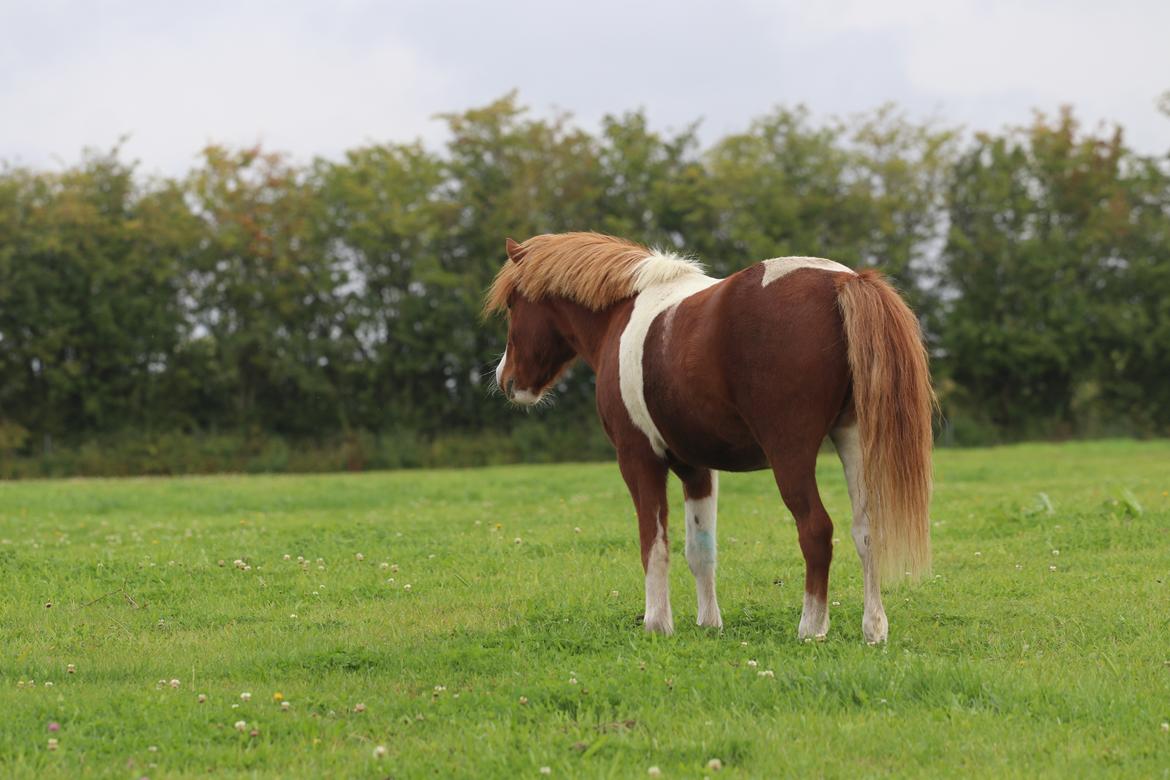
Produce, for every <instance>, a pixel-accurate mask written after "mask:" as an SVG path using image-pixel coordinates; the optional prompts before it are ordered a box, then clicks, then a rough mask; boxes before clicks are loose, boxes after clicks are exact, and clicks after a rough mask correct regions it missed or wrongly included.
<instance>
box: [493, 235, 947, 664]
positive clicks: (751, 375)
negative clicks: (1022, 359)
mask: <svg viewBox="0 0 1170 780" xmlns="http://www.w3.org/2000/svg"><path fill="white" fill-rule="evenodd" d="M506 250H507V254H508V258H509V260H508V262H506V263H505V264H504V267H503V268H502V269H501V270H500V272H499V274H498V275H497V276H496V279H495V282H494V283H493V284H492V287H491V289H490V290H489V292H488V294H487V300H486V303H485V311H486V312H488V313H492V312H498V311H503V310H505V309H506V310H507V311H508V314H509V327H508V344H507V349H506V350H505V351H504V355H503V357H502V358H501V359H500V362H499V365H498V367H497V368H496V381H497V383H498V384H499V386H500V388H501V389H502V390H503V391H504V393H505V394H506V395H507V397H508V398H509V399H511V400H512V401H513V402H515V403H518V404H524V405H530V404H535V403H537V402H538V401H540V399H541V398H542V396H543V395H544V394H545V393H546V392H547V390H548V388H549V387H550V386H551V385H552V384H553V383H554V382H556V380H557V378H558V377H559V376H560V375H561V373H562V372H563V371H564V370H565V369H566V367H568V365H569V364H570V363H571V362H572V361H573V360H574V359H575V358H581V359H582V360H584V361H585V362H586V363H588V364H589V366H590V367H591V368H592V369H593V370H594V372H595V373H596V375H597V410H598V413H599V414H600V416H601V422H602V425H603V426H604V427H605V432H606V434H607V435H608V436H609V438H610V440H611V441H612V442H613V444H614V446H615V448H616V449H617V458H618V465H619V467H620V469H621V473H622V477H623V478H624V479H625V482H626V485H627V486H628V487H629V490H630V496H631V497H632V498H633V500H634V507H635V508H636V510H637V516H638V532H639V537H640V539H641V543H642V566H643V568H644V571H645V575H646V613H645V627H646V629H647V630H648V631H657V632H661V633H664V634H669V633H671V632H672V631H673V630H674V623H673V617H672V614H671V609H670V594H669V585H668V579H667V567H668V564H669V560H670V552H669V545H668V543H667V533H666V530H667V497H666V482H667V475H668V472H670V471H673V472H674V473H675V474H677V475H678V477H679V479H680V480H681V481H682V484H683V492H684V498H685V504H686V508H685V519H686V558H687V563H688V564H689V565H690V569H691V572H692V573H693V574H694V576H695V584H696V588H697V590H698V602H699V603H698V624H699V625H701V626H711V627H721V626H722V625H723V619H722V616H721V615H720V612H719V604H718V601H717V599H716V596H715V557H716V553H715V549H716V545H715V522H716V511H717V497H718V492H719V481H718V472H719V471H751V470H757V469H765V468H766V469H771V470H772V473H773V475H774V476H775V479H776V485H777V487H778V488H779V489H780V496H781V498H783V500H784V504H785V505H786V506H787V507H788V509H789V511H790V512H792V515H793V517H794V518H795V519H796V528H797V533H798V536H799V539H800V549H801V552H803V553H804V560H805V581H804V608H803V611H802V613H801V617H800V626H799V630H798V634H799V636H800V637H801V638H806V637H822V636H824V635H825V633H826V632H827V631H828V630H829V608H828V600H827V599H828V584H829V561H830V559H831V558H832V555H833V523H832V521H831V520H830V519H829V515H828V513H827V512H826V511H825V507H824V505H823V504H822V503H821V498H820V494H819V493H818V491H817V482H816V458H817V451H818V450H819V449H820V447H821V443H822V442H823V441H824V439H825V438H826V437H828V438H830V439H832V440H833V443H834V445H835V446H836V449H837V453H838V455H839V457H840V458H841V463H842V464H843V465H844V468H845V477H846V480H847V481H848V484H849V498H850V501H851V502H852V506H853V541H854V544H855V545H856V547H857V552H858V554H859V555H860V556H861V566H862V571H863V574H864V583H865V586H864V587H865V610H864V617H863V618H862V634H863V635H864V638H865V640H866V641H867V642H871V643H873V642H882V641H885V639H886V637H887V634H888V624H887V621H886V614H885V610H884V608H883V607H882V600H881V591H880V585H881V582H882V581H883V580H886V579H893V578H899V577H902V576H904V575H908V576H911V577H917V576H919V575H920V574H922V573H924V572H925V571H927V570H928V569H929V566H930V523H929V519H928V514H927V513H928V506H929V502H930V492H931V415H932V411H933V404H934V394H933V391H932V390H931V386H930V374H929V371H928V368H927V358H926V351H925V349H924V348H923V344H922V334H921V331H920V329H919V325H918V320H917V319H916V318H915V316H914V314H913V313H912V312H911V311H910V309H909V308H908V307H907V306H906V304H905V303H904V302H903V301H902V299H901V298H900V297H899V296H898V293H897V292H895V291H894V289H893V288H892V287H890V286H889V285H888V284H887V283H886V282H885V281H884V280H883V278H882V276H881V275H880V274H878V273H877V272H876V271H872V270H865V271H862V272H860V273H856V272H854V271H852V270H850V269H849V268H847V267H845V266H843V265H841V264H839V263H835V262H833V261H831V260H824V259H822V258H815V257H779V258H775V259H773V260H765V261H763V262H761V263H757V264H756V265H753V266H751V267H750V268H747V269H744V270H742V271H740V272H738V273H735V274H732V275H731V276H729V277H727V278H726V279H722V280H720V279H713V278H711V277H709V276H706V275H705V274H704V272H703V269H702V267H701V266H700V265H699V264H698V263H696V262H694V261H692V260H689V259H686V258H683V257H679V256H677V255H674V254H671V253H667V252H658V251H652V250H650V249H648V248H646V247H643V246H640V245H638V244H635V243H632V242H630V241H625V240H623V239H619V238H613V237H610V236H604V235H600V234H596V233H564V234H556V235H540V236H535V237H533V238H530V239H528V240H527V241H525V242H524V243H522V244H517V243H516V242H514V241H512V240H511V239H508V240H507V242H506Z"/></svg>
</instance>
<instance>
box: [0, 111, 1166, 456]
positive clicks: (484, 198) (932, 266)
mask: <svg viewBox="0 0 1170 780" xmlns="http://www.w3.org/2000/svg"><path fill="white" fill-rule="evenodd" d="M444 121H446V123H447V125H448V128H449V140H448V141H447V143H446V145H445V146H444V147H443V148H442V149H437V150H436V149H429V148H427V147H425V146H423V145H421V144H418V143H401V144H398V143H385V144H375V145H369V146H365V147H362V148H358V149H353V150H351V151H349V152H347V153H346V154H345V155H344V156H343V157H342V158H341V159H336V160H326V159H317V160H313V161H311V162H310V163H308V164H299V163H297V162H295V161H293V160H291V159H289V158H288V157H286V156H283V155H280V154H276V153H271V152H266V151H264V150H261V149H257V148H242V149H231V148H223V147H210V148H208V149H206V150H205V151H204V153H203V155H202V157H201V158H200V161H199V162H198V164H197V165H196V166H194V168H193V169H192V170H191V171H190V172H189V173H188V174H187V175H186V176H184V177H181V178H178V179H162V180H158V179H146V178H144V177H141V176H139V175H138V174H137V173H136V171H135V167H134V165H133V164H131V163H128V162H125V161H124V160H123V158H122V155H121V153H120V151H119V150H118V149H114V150H112V151H110V152H109V153H104V154H102V153H92V152H91V153H87V154H86V155H84V156H83V158H82V159H81V161H80V162H79V163H78V164H76V165H74V166H71V167H68V168H66V169H64V170H62V171H59V172H47V171H35V170H29V169H25V168H14V167H5V168H0V455H2V454H4V453H13V452H18V453H25V454H33V453H37V452H41V451H45V450H47V449H49V448H51V447H52V446H54V443H57V444H60V443H65V444H67V445H68V444H70V443H72V444H78V443H80V442H83V441H86V440H90V439H93V438H94V437H98V438H100V437H108V436H114V435H121V436H124V435H126V434H127V433H135V432H137V433H141V434H144V435H155V434H159V435H161V434H174V433H184V432H185V433H188V434H192V433H205V434H210V433H215V434H218V435H237V436H240V437H242V438H243V439H245V440H246V439H249V438H255V437H257V436H261V437H262V436H269V435H277V436H282V437H287V438H288V439H290V440H306V439H318V440H320V439H325V438H329V437H342V438H344V439H347V440H350V439H352V440H353V441H360V440H362V439H361V437H363V436H368V435H370V434H371V433H372V434H374V435H390V434H393V435H394V436H397V437H402V436H406V437H412V439H413V440H421V441H426V440H428V439H434V438H435V437H436V436H440V435H445V434H451V433H453V432H455V433H458V434H459V435H462V436H471V437H475V436H481V435H487V434H488V433H490V434H491V435H492V436H500V435H504V436H520V437H521V438H522V439H523V437H525V436H530V435H531V433H530V431H531V430H532V429H531V428H525V424H524V422H523V418H522V417H517V416H515V415H513V414H511V413H510V412H508V411H507V410H506V409H503V408H501V404H500V402H499V401H498V399H494V398H492V397H490V394H489V392H488V390H489V385H490V382H489V381H488V380H487V379H486V378H485V377H487V376H488V375H489V374H490V369H491V366H492V364H493V361H494V359H495V357H496V356H497V355H498V354H499V353H500V351H501V350H502V347H503V327H502V326H501V325H499V324H497V323H484V322H483V321H481V320H480V319H479V316H478V312H479V306H480V300H481V295H482V293H483V290H484V289H485V288H486V286H487V285H488V283H489V282H490V280H491V278H492V275H493V274H494V273H495V271H496V270H497V268H498V265H499V263H500V262H501V261H502V259H503V256H502V252H501V247H502V242H503V238H504V237H505V236H513V237H516V238H519V239H523V238H526V237H527V236H530V235H533V234H536V233H540V232H546V231H563V230H599V231H603V232H608V233H613V234H617V235H623V236H628V237H630V238H634V239H637V240H640V241H644V242H648V243H651V244H655V245H659V246H666V247H669V248H672V249H676V250H680V251H684V252H690V253H693V254H695V255H697V256H699V257H700V258H702V259H704V260H705V261H707V262H708V264H709V265H710V266H711V268H712V270H713V271H714V272H716V273H720V274H725V273H729V272H732V271H734V270H736V269H738V268H741V267H744V266H745V265H747V264H749V263H751V262H754V261H756V260H759V259H762V258H766V257H774V256H778V255H784V254H815V255H822V256H828V257H832V258H834V259H837V260H840V261H842V262H845V263H847V264H849V265H852V266H854V267H860V266H877V267H880V268H883V269H885V270H886V271H887V272H888V273H889V274H890V275H891V276H892V277H893V278H894V279H895V281H896V282H897V283H898V284H899V286H900V287H901V288H902V289H903V291H904V292H905V293H906V294H907V296H908V297H909V298H910V299H911V301H912V303H913V304H914V305H915V306H916V307H917V308H918V310H919V311H920V312H921V313H922V314H923V316H924V321H925V323H926V325H927V331H928V335H929V339H930V342H931V348H932V350H933V351H934V353H935V370H936V372H937V374H938V376H937V378H938V380H939V385H940V388H941V389H942V395H943V401H944V407H945V411H946V415H947V418H948V419H949V420H950V421H951V424H952V426H953V428H952V430H954V431H958V432H959V438H960V439H962V438H964V437H971V438H988V437H993V438H1010V437H1016V436H1022V435H1054V434H1056V435H1066V434H1077V433H1095V432H1101V431H1123V432H1130V433H1147V434H1153V433H1160V434H1165V433H1168V432H1170V411H1167V410H1170V385H1168V384H1167V383H1166V382H1165V376H1166V375H1167V371H1168V370H1170V303H1168V302H1170V158H1167V157H1156V156H1144V155H1140V154H1137V153H1135V152H1134V151H1133V150H1131V149H1129V148H1128V147H1127V146H1126V145H1125V143H1124V137H1123V135H1122V133H1121V131H1120V130H1109V131H1105V130H1098V131H1092V132H1086V131H1085V130H1084V129H1082V128H1081V127H1080V126H1079V125H1078V124H1077V122H1076V120H1075V118H1074V116H1073V114H1072V113H1071V111H1067V110H1066V111H1064V112H1062V113H1060V114H1059V115H1058V116H1056V117H1052V118H1048V117H1043V116H1039V117H1037V118H1036V120H1035V121H1034V122H1033V123H1032V124H1031V125H1030V126H1028V127H1026V128H1020V129H1009V130H1006V131H1004V132H1001V133H998V134H987V133H984V134H977V135H975V136H973V137H970V138H966V137H964V136H963V135H962V134H961V133H959V132H957V131H956V130H955V129H954V128H948V127H940V126H939V125H937V124H936V123H931V122H915V121H912V120H910V119H908V118H907V117H906V116H905V115H904V114H902V113H900V112H899V111H898V110H897V109H896V108H894V107H892V106H885V107H882V108H879V109H877V110H875V111H873V112H870V113H868V114H865V115H860V116H854V117H849V118H846V119H840V120H818V119H816V118H814V117H813V115H812V114H810V113H809V112H808V111H807V110H805V109H803V108H778V109H776V110H775V111H773V112H771V113H768V114H766V115H764V116H762V117H760V118H759V119H758V120H756V121H755V122H753V123H752V124H751V125H750V126H749V127H748V128H746V129H745V130H744V131H743V132H740V133H736V134H731V135H728V136H726V137H724V138H722V139H720V140H718V141H717V142H715V143H714V144H712V145H711V146H709V147H708V148H703V146H702V144H701V143H700V140H699V137H698V135H697V127H686V128H682V129H681V130H677V131H668V132H664V131H660V130H657V129H654V128H652V127H651V125H650V123H649V122H648V121H647V118H646V116H645V115H644V114H643V113H641V112H634V113H627V114H623V115H620V116H610V117H606V118H605V119H604V120H603V121H602V122H601V124H600V126H599V128H598V129H597V131H596V132H588V131H586V130H584V129H582V128H581V127H580V126H578V125H576V124H574V123H573V122H572V120H571V118H570V117H568V116H565V115H554V116H551V117H535V116H533V115H531V114H530V113H529V112H528V111H526V110H525V109H524V108H523V107H522V106H521V105H520V103H519V102H518V100H517V98H516V96H515V95H507V96H505V97H503V98H501V99H500V100H498V101H495V102H493V103H491V104H489V105H486V106H482V107H479V108H474V109H471V110H469V111H465V112H461V113H454V114H450V115H447V116H445V117H444ZM591 383H592V377H591V376H590V375H589V373H588V372H587V371H583V370H579V371H576V372H575V373H573V374H571V375H570V376H569V377H568V378H567V379H566V380H564V382H563V383H562V385H561V387H560V396H561V405H562V410H561V411H560V414H561V415H562V416H563V419H562V423H561V424H562V429H563V430H562V431H560V432H558V435H564V436H568V437H569V439H566V441H568V440H572V437H573V436H578V437H581V440H582V441H584V440H585V439H587V438H589V437H595V434H596V430H595V428H594V427H591V426H592V423H591V422H589V421H590V420H591V419H592V416H593V415H592V411H591V406H592V384H591ZM565 431H570V433H565ZM571 431H577V433H571ZM590 440H592V439H590ZM524 441H525V442H526V443H525V444H524V445H522V446H523V447H529V448H539V447H541V446H542V442H541V441H529V440H526V439H524ZM570 449H571V447H570Z"/></svg>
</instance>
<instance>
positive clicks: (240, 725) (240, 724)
mask: <svg viewBox="0 0 1170 780" xmlns="http://www.w3.org/2000/svg"><path fill="white" fill-rule="evenodd" d="M247 728H248V723H247V721H242V720H237V721H236V731H244V730H245V729H247Z"/></svg>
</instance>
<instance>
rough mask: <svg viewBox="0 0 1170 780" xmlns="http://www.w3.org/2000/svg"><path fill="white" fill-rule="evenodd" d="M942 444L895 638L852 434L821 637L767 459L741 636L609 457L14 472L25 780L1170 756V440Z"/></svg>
mask: <svg viewBox="0 0 1170 780" xmlns="http://www.w3.org/2000/svg"><path fill="white" fill-rule="evenodd" d="M936 462H937V472H938V473H937V482H938V484H937V491H936V500H935V504H934V511H933V517H934V526H935V527H934V537H933V538H934V550H935V566H934V575H933V577H932V578H930V579H929V580H928V581H926V582H925V583H924V584H922V585H920V586H916V587H900V588H896V589H893V590H890V591H888V592H887V594H886V608H887V612H888V614H889V618H890V627H891V630H890V641H889V643H888V645H886V646H884V647H867V646H866V645H865V644H864V643H863V642H862V641H861V629H860V622H861V579H860V569H859V566H858V563H857V557H856V555H855V553H854V551H853V549H852V544H851V542H850V539H849V533H848V524H849V515H848V499H847V496H846V493H845V486H844V481H843V479H842V477H841V475H840V469H839V467H838V464H837V462H836V459H835V458H834V457H832V456H826V457H824V458H823V459H822V461H821V464H820V474H821V486H822V492H823V494H824V497H825V503H826V505H827V506H828V508H829V511H830V514H832V516H833V517H834V519H835V521H836V523H837V528H838V533H837V536H838V537H839V538H840V540H841V541H840V544H839V545H838V547H837V550H836V557H835V559H834V562H833V569H832V572H833V573H832V579H831V582H830V599H832V600H833V602H834V605H835V604H836V603H837V602H840V606H834V607H833V609H832V620H833V624H832V629H831V630H830V633H829V637H828V640H827V641H825V642H823V643H802V642H798V641H797V640H796V625H797V621H798V618H799V612H800V603H801V582H802V576H803V564H802V562H801V559H800V553H799V550H798V547H797V544H796V534H795V530H794V528H793V527H792V522H791V519H790V518H789V517H788V515H787V514H786V513H784V512H783V511H782V505H781V503H780V500H779V497H778V495H777V493H776V490H775V487H774V485H773V484H772V482H771V478H770V476H769V475H767V474H763V473H760V474H748V475H724V476H723V480H722V482H721V496H720V497H721V506H720V523H719V525H720V540H719V542H720V570H719V585H720V594H719V595H720V603H721V606H722V607H723V616H724V622H725V624H726V628H725V630H724V631H723V632H722V633H721V634H719V633H711V632H709V631H707V630H701V629H699V628H697V627H696V626H694V625H693V621H694V615H695V603H694V587H693V583H692V581H691V576H690V573H689V571H688V569H687V566H686V563H685V561H684V559H683V555H682V550H681V540H682V533H681V530H679V531H677V532H676V533H675V534H674V541H673V545H672V546H673V548H674V566H673V567H672V569H673V571H672V575H671V576H672V589H673V602H674V610H675V623H676V629H677V633H676V635H675V636H673V637H669V638H662V637H656V636H647V635H645V634H644V633H643V632H642V630H641V629H640V627H639V626H637V625H636V619H637V616H638V614H639V613H640V612H641V608H642V579H641V567H640V564H639V557H638V551H637V542H636V529H635V523H634V520H633V511H632V507H631V504H630V502H629V499H628V498H627V496H626V492H625V489H624V487H623V485H622V483H621V480H620V478H619V476H618V473H617V469H616V467H615V466H613V465H605V464H601V465H565V466H545V467H512V468H499V469H488V470H479V471H427V472H396V473H378V474H360V475H332V476H315V477H304V476H296V477H284V476H275V477H208V478H189V479H143V480H123V481H84V480H83V481H68V482H23V483H8V484H0V573H2V574H0V576H2V577H3V582H2V588H0V774H3V775H5V776H8V775H12V776H29V777H32V776H35V777H82V776H94V777H125V778H129V777H140V776H144V775H145V776H148V777H151V778H157V777H173V776H196V775H199V776H206V775H207V774H208V773H209V772H215V773H217V774H218V775H220V776H249V777H276V776H280V777H307V776H357V777H381V776H387V775H389V776H394V777H424V776H425V777H468V776H483V777H505V776H506V777H513V776H519V777H536V776H542V775H541V772H542V769H541V768H542V767H548V768H549V773H550V774H551V775H552V776H585V777H647V776H648V774H647V773H648V770H649V769H650V767H652V766H657V767H659V768H660V770H661V774H662V776H663V777H694V778H697V777H702V776H704V775H707V776H710V775H712V774H713V771H712V770H711V769H709V768H708V762H709V761H710V760H711V759H713V758H718V759H719V760H720V761H721V762H722V765H723V769H722V772H721V773H720V775H719V776H720V777H725V776H727V777H773V776H795V775H806V776H807V775H812V776H836V777H858V776H873V775H883V774H892V775H898V776H934V777H939V776H952V775H980V776H991V775H994V776H1035V775H1046V776H1052V777H1073V776H1088V775H1126V776H1135V777H1166V776H1170V733H1167V732H1166V727H1164V726H1163V725H1162V724H1163V723H1164V722H1166V721H1170V585H1168V584H1167V579H1168V578H1170V497H1168V496H1167V491H1168V490H1170V443H1166V442H1155V443H1132V442H1104V443H1093V444H1076V445H1063V446H1047V445H1045V446H1039V445H1029V446H1019V447H1010V448H1002V449H993V450H968V451H941V452H939V453H938V454H937V458H936ZM671 491H672V500H675V501H676V502H677V503H676V507H675V512H674V515H673V517H674V519H675V525H676V526H677V525H678V522H677V518H678V517H679V515H680V514H681V512H680V511H679V510H680V509H681V498H680V495H679V494H680V492H681V491H680V489H679V488H678V486H677V484H675V485H672V488H671ZM1058 551H1059V552H1058ZM298 556H302V557H303V558H304V559H305V563H304V564H301V563H298ZM359 557H362V559H359ZM237 560H239V561H241V562H242V563H241V564H239V565H237V564H235V563H234V562H235V561H237ZM753 662H754V663H753ZM70 669H73V670H74V671H72V672H71V671H69V670H70ZM768 670H770V671H772V673H773V675H774V676H766V675H761V674H760V673H761V672H764V671H768ZM172 681H177V682H174V684H173V685H174V687H172ZM50 683H51V685H50ZM244 692H249V693H250V694H251V696H250V699H249V700H247V701H245V700H244V699H243V698H242V696H241V694H243V693H244ZM200 695H202V696H204V697H205V698H206V700H205V701H202V702H201V701H200V698H199V697H200ZM280 699H283V702H284V703H286V704H287V708H282V706H281V703H280V701H279V700H280ZM362 705H364V707H363V706H362ZM239 721H243V722H244V724H245V725H244V726H242V727H241V728H242V729H243V730H242V731H241V730H238V729H237V727H236V725H235V724H236V723H237V722H239ZM50 724H56V725H57V727H58V730H56V731H52V732H51V731H50V730H49V729H50ZM50 739H55V740H57V749H55V750H51V749H50V747H49V740H50ZM378 746H382V747H384V749H385V753H384V755H382V756H381V757H376V756H375V749H376V748H377V747H378Z"/></svg>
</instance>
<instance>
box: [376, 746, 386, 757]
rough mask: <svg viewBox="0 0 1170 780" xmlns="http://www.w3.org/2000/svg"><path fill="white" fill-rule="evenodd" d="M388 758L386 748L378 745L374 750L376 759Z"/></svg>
mask: <svg viewBox="0 0 1170 780" xmlns="http://www.w3.org/2000/svg"><path fill="white" fill-rule="evenodd" d="M385 756H386V746H385V745H378V746H377V747H376V748H374V758H384V757H385Z"/></svg>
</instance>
